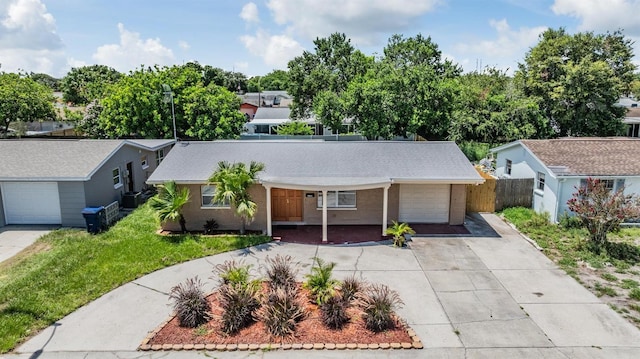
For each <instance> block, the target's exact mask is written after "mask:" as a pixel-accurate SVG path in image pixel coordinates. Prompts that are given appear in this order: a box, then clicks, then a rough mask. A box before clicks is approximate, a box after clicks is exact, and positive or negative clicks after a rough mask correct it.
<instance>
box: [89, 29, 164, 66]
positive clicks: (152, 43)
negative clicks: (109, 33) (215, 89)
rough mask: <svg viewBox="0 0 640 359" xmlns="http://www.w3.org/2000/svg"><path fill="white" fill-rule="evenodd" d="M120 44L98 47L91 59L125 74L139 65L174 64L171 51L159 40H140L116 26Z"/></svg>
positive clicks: (138, 36) (137, 35)
mask: <svg viewBox="0 0 640 359" xmlns="http://www.w3.org/2000/svg"><path fill="white" fill-rule="evenodd" d="M118 31H119V32H120V43H118V44H107V45H102V46H100V47H98V49H97V50H96V52H95V53H94V54H93V59H94V60H96V62H97V63H98V64H101V65H107V66H111V67H113V68H114V69H116V70H118V71H121V72H126V71H130V70H133V69H135V68H138V67H139V66H140V65H144V66H153V65H170V64H172V63H174V62H175V57H174V55H173V51H172V50H171V49H169V48H167V47H165V46H164V45H162V43H161V42H160V39H158V38H155V39H141V38H140V34H139V33H137V32H132V31H128V30H127V29H125V28H124V25H123V24H118Z"/></svg>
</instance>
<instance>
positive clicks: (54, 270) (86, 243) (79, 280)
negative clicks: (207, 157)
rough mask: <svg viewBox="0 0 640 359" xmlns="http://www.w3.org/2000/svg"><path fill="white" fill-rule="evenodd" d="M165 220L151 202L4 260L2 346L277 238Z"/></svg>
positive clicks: (0, 274)
mask: <svg viewBox="0 0 640 359" xmlns="http://www.w3.org/2000/svg"><path fill="white" fill-rule="evenodd" d="M187 220H188V218H187ZM158 225H159V224H158V220H157V219H156V218H155V216H154V213H153V211H152V210H151V208H150V207H149V206H148V205H144V206H142V207H140V208H138V209H137V210H135V211H133V212H132V213H131V214H130V215H129V216H127V217H125V218H124V219H122V220H121V221H119V222H118V223H116V224H115V225H114V226H113V227H112V228H111V229H110V230H109V231H107V232H104V233H101V234H98V235H91V234H89V233H87V232H86V231H84V230H81V229H59V230H55V231H53V232H51V233H49V234H48V235H46V236H43V237H42V238H41V239H39V240H38V241H37V242H36V243H35V244H34V245H33V246H32V247H30V248H28V249H27V250H26V251H25V252H23V253H22V254H19V255H18V256H17V257H16V258H14V259H13V260H10V261H8V262H5V263H2V264H0V353H6V352H9V351H11V350H13V349H14V348H15V347H17V346H18V345H19V344H21V343H22V342H24V341H25V340H26V339H27V338H29V337H30V336H32V335H34V334H35V333H37V332H39V331H40V330H42V329H44V328H46V327H47V326H49V325H51V324H53V323H54V322H56V321H57V320H60V319H62V318H63V317H64V316H66V315H68V314H69V313H72V312H73V311H75V310H76V309H78V308H80V307H81V306H83V305H85V304H87V303H89V302H91V301H93V300H95V299H96V298H98V297H100V296H102V295H104V294H105V293H107V292H109V291H111V290H113V289H115V288H117V287H119V286H121V285H123V284H125V283H128V282H130V281H132V280H134V279H136V278H139V277H141V276H143V275H146V274H148V273H151V272H154V271H156V270H159V269H162V268H165V267H168V266H171V265H174V264H178V263H182V262H186V261H189V260H192V259H197V258H201V257H205V256H209V255H213V254H218V253H223V252H227V251H232V250H236V249H241V248H246V247H250V246H254V245H258V244H262V243H266V242H269V241H270V240H271V238H270V237H267V236H257V235H248V236H236V235H227V236H200V235H196V234H186V235H180V236H162V235H159V234H157V233H156V232H157V229H158ZM176 284H178V283H176Z"/></svg>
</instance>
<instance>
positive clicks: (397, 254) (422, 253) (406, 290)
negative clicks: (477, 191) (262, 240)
mask: <svg viewBox="0 0 640 359" xmlns="http://www.w3.org/2000/svg"><path fill="white" fill-rule="evenodd" d="M485 220H486V222H488V223H489V224H490V225H491V227H493V228H491V227H488V226H487V225H486V222H484V221H485ZM467 227H468V228H470V230H471V231H472V235H473V236H472V237H429V238H415V239H414V240H413V241H412V242H410V247H409V248H405V249H398V248H393V247H391V246H389V245H387V244H371V245H361V246H344V247H342V246H311V245H298V244H280V243H270V244H265V245H261V246H258V247H253V248H249V249H246V250H241V251H235V252H231V253H225V254H221V255H217V256H211V257H207V258H203V259H198V260H194V261H191V262H188V263H184V264H181V265H177V266H173V267H170V268H167V269H164V270H161V271H157V272H155V273H152V274H149V275H147V276H145V277H142V278H140V279H138V280H135V281H133V282H131V283H128V284H126V285H123V286H122V287H120V288H118V289H116V290H114V291H112V292H110V293H108V294H106V295H105V296H103V297H101V298H99V299H98V300H96V301H94V302H92V303H90V304H89V305H87V306H85V307H83V308H81V309H79V310H78V311H76V312H74V313H72V314H71V315H69V316H68V317H66V318H64V319H62V320H60V321H59V322H58V323H56V325H55V326H52V327H50V328H48V329H46V330H44V331H43V332H42V333H40V334H39V335H37V336H36V337H34V338H33V339H31V340H29V341H28V342H26V343H25V344H24V345H22V346H21V347H19V348H18V350H17V352H18V354H11V355H5V357H7V358H25V359H26V358H71V359H74V358H87V357H88V358H114V359H115V358H165V357H170V358H196V357H199V358H204V357H218V358H299V357H300V356H301V355H304V356H305V357H307V358H415V357H429V358H432V357H433V358H564V359H566V358H640V331H639V330H638V329H637V328H635V327H634V326H633V325H631V324H630V323H628V322H627V321H626V320H625V319H623V318H622V317H620V316H619V315H618V314H617V313H616V312H614V311H613V310H611V309H610V308H609V307H608V306H607V305H606V304H604V303H602V302H601V301H600V300H599V299H598V298H597V297H595V296H594V295H592V294H591V293H590V292H589V291H587V290H586V289H584V288H583V287H582V286H581V285H580V284H578V283H577V282H575V281H574V280H573V279H572V278H570V277H569V276H567V275H566V274H564V272H562V271H561V270H559V269H558V268H557V267H556V266H555V265H554V264H553V263H552V262H551V261H550V260H548V259H547V258H546V257H545V256H544V255H543V254H541V253H540V252H538V251H537V250H536V249H535V248H533V247H532V246H531V245H530V244H529V243H527V242H526V241H525V240H524V239H523V238H522V237H521V236H520V235H519V234H518V233H517V232H515V231H513V230H512V229H511V227H509V226H508V225H506V224H505V223H504V222H502V220H500V219H499V218H498V217H496V216H495V215H491V214H487V215H485V214H483V215H482V216H481V217H480V216H476V218H475V219H471V223H468V225H467ZM276 254H281V255H286V254H289V255H291V256H293V257H294V258H296V259H297V260H299V261H300V262H301V263H302V265H303V267H304V268H303V272H307V271H308V269H309V268H310V266H311V264H312V260H311V258H312V257H314V256H320V257H321V258H323V259H325V260H326V261H333V262H336V263H338V265H337V266H336V268H335V274H336V276H337V277H339V278H344V277H347V276H349V275H352V274H354V273H355V274H356V275H357V276H360V277H362V278H364V279H367V280H370V281H373V282H378V283H384V284H387V285H388V286H390V287H391V288H392V289H394V290H396V291H398V292H399V294H400V296H401V298H402V299H403V300H404V302H405V306H404V307H403V308H402V309H401V310H400V311H399V314H400V315H401V316H402V317H403V318H405V319H406V320H407V322H408V324H409V325H410V326H411V327H412V328H413V329H414V330H415V331H416V332H417V333H418V335H419V336H420V338H421V339H422V342H423V343H424V345H425V349H422V350H394V351H391V350H377V351H360V350H352V351H329V350H323V351H305V352H304V353H301V352H296V351H282V350H278V351H267V352H262V351H258V352H215V353H212V352H136V348H137V346H138V345H139V344H140V342H141V340H142V339H143V338H144V337H145V336H146V335H147V333H148V332H149V331H152V330H153V329H154V328H155V327H156V326H157V325H158V324H159V323H160V322H162V321H163V320H165V319H166V318H167V317H168V315H169V313H170V312H171V308H170V306H169V301H168V298H167V296H168V294H167V293H168V292H169V291H170V289H171V287H172V286H174V285H176V284H177V283H179V282H182V281H183V280H184V279H186V278H189V277H193V276H196V275H198V276H199V277H200V278H202V279H207V278H209V277H210V276H211V269H212V267H213V265H215V264H218V263H223V262H224V261H225V260H228V259H236V260H239V259H242V260H244V261H245V262H246V263H251V264H254V265H255V266H258V265H260V264H261V263H264V260H265V258H266V257H267V256H275V255H276ZM212 286H213V283H212V281H211V280H209V288H211V287H212ZM0 357H1V356H0Z"/></svg>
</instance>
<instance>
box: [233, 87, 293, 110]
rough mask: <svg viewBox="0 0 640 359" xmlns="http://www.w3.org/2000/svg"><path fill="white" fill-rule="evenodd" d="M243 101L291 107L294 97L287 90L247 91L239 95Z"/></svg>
mask: <svg viewBox="0 0 640 359" xmlns="http://www.w3.org/2000/svg"><path fill="white" fill-rule="evenodd" d="M239 96H240V98H241V99H242V101H243V102H246V103H250V104H254V105H256V106H258V107H276V106H279V107H289V105H290V104H291V102H292V101H293V99H292V98H291V96H290V95H289V94H288V93H287V92H286V91H262V92H247V93H245V94H243V95H239Z"/></svg>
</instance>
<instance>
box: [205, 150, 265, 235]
mask: <svg viewBox="0 0 640 359" xmlns="http://www.w3.org/2000/svg"><path fill="white" fill-rule="evenodd" d="M262 170H264V164H263V163H260V162H255V161H252V162H251V164H250V165H249V168H247V166H246V165H245V164H244V163H242V162H240V163H233V164H230V163H229V162H226V161H221V162H218V169H217V170H216V171H215V172H214V173H213V174H212V175H211V177H209V182H210V183H213V184H215V185H216V191H215V193H214V195H213V200H214V201H216V202H229V203H230V204H231V205H232V206H233V207H235V210H236V214H237V215H238V216H239V217H240V218H241V219H242V224H241V227H240V234H244V233H245V228H246V226H247V224H249V223H251V221H253V218H254V217H255V215H256V212H257V210H258V206H257V205H256V203H255V202H253V201H252V200H251V196H249V187H250V186H251V185H252V184H254V183H255V181H256V175H257V174H258V172H260V171H262Z"/></svg>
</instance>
